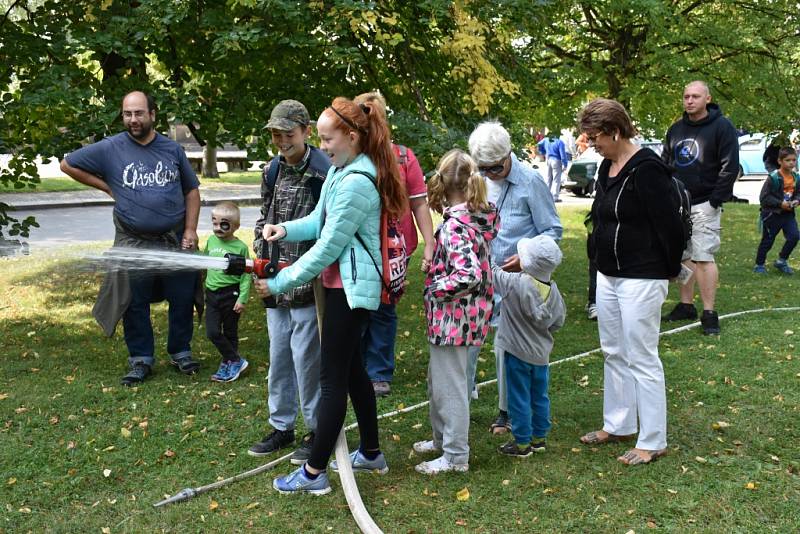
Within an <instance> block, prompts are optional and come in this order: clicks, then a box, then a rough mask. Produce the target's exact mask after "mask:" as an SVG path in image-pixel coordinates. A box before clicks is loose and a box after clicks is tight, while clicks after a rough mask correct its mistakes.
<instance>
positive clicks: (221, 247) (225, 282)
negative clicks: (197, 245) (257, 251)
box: [203, 234, 250, 304]
mask: <svg viewBox="0 0 800 534" xmlns="http://www.w3.org/2000/svg"><path fill="white" fill-rule="evenodd" d="M228 253H231V254H238V255H239V256H244V257H245V258H249V257H250V250H249V249H248V248H247V245H245V244H244V242H243V241H242V240H240V239H239V238H236V237H234V238H233V239H231V240H230V241H223V240H222V239H220V238H218V237H217V236H215V235H213V234H212V235H211V236H210V237H209V238H208V241H206V246H205V248H204V249H203V254H205V255H206V256H212V257H214V258H221V257H223V256H225V254H228ZM237 284H238V285H239V298H238V299H236V301H237V302H239V303H240V304H244V303H246V302H247V297H248V295H249V294H250V274H248V273H243V274H242V275H240V276H235V275H232V274H225V273H224V272H222V271H220V270H219V269H209V270H208V274H207V275H206V288H207V289H211V290H212V291H215V290H217V289H220V288H223V287H227V286H233V285H237Z"/></svg>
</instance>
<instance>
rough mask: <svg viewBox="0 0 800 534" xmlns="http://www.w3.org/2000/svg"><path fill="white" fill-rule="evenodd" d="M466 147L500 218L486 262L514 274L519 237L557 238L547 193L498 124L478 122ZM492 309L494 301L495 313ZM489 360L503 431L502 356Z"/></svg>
mask: <svg viewBox="0 0 800 534" xmlns="http://www.w3.org/2000/svg"><path fill="white" fill-rule="evenodd" d="M469 151H470V153H471V155H472V158H473V159H474V160H475V161H476V162H477V163H478V170H479V171H480V172H481V174H482V175H483V176H484V179H485V180H486V188H487V191H488V196H489V201H490V202H491V203H493V204H494V205H495V206H496V207H497V213H498V215H499V216H500V231H499V233H498V234H497V237H496V238H495V239H494V240H492V243H491V257H492V262H493V263H495V264H498V265H500V266H501V267H502V268H503V269H504V270H506V271H510V272H517V271H519V270H520V264H519V256H517V253H516V251H517V242H518V241H519V240H520V239H522V238H523V237H529V238H530V237H536V236H537V235H542V234H544V235H548V236H550V237H552V238H553V239H555V240H556V241H558V240H560V239H561V232H562V227H561V220H560V219H559V218H558V213H557V212H556V208H555V204H554V203H553V196H552V195H551V194H550V191H549V190H548V188H547V184H546V183H545V182H544V180H543V179H542V177H541V175H540V174H539V173H538V172H536V171H535V170H534V169H533V168H531V167H529V166H527V165H524V164H522V163H521V162H520V161H519V160H518V159H517V156H516V155H515V154H514V152H513V151H512V150H511V136H510V135H509V133H508V130H506V129H505V128H503V125H502V124H500V123H499V122H496V121H488V122H483V123H481V124H479V125H478V127H477V128H475V131H473V132H472V134H471V135H470V136H469ZM497 313H499V307H498V306H497V305H496V306H495V317H496V316H497ZM479 352H480V347H471V348H470V351H469V356H470V358H469V366H470V367H469V369H468V370H467V372H468V374H469V376H470V378H471V382H470V389H474V384H475V370H476V368H477V364H478V354H479ZM495 364H496V366H497V389H498V395H499V403H498V404H499V407H500V412H499V414H498V416H497V418H496V419H495V421H494V423H492V425H491V427H490V430H491V431H492V432H493V433H496V434H504V433H506V432H508V430H509V429H510V428H511V424H512V422H511V421H510V420H509V418H508V400H507V397H506V380H505V365H504V358H503V354H495ZM473 396H475V394H474V393H473Z"/></svg>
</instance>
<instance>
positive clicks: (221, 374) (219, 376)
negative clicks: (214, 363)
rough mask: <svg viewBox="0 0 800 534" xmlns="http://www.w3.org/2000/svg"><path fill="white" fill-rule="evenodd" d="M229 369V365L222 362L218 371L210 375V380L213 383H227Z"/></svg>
mask: <svg viewBox="0 0 800 534" xmlns="http://www.w3.org/2000/svg"><path fill="white" fill-rule="evenodd" d="M229 368H230V363H228V362H222V363H221V364H219V369H217V372H216V373H214V374H213V375H211V380H213V381H214V382H227V381H228V369H229Z"/></svg>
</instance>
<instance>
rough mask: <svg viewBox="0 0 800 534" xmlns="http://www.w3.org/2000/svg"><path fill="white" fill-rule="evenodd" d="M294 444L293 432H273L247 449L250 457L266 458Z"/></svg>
mask: <svg viewBox="0 0 800 534" xmlns="http://www.w3.org/2000/svg"><path fill="white" fill-rule="evenodd" d="M293 443H294V430H273V431H272V432H271V433H270V434H268V435H266V436H264V439H262V440H261V441H259V442H258V443H256V444H255V445H253V446H252V447H250V448H249V449H247V454H249V455H250V456H266V455H268V454H271V453H273V452H275V451H277V450H280V449H283V448H284V447H288V446H289V445H291V444H293Z"/></svg>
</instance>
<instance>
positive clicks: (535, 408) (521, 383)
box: [492, 235, 566, 458]
mask: <svg viewBox="0 0 800 534" xmlns="http://www.w3.org/2000/svg"><path fill="white" fill-rule="evenodd" d="M517 253H518V254H519V259H520V265H521V267H522V272H519V273H508V272H506V271H504V270H502V269H501V268H500V267H499V266H497V265H494V266H493V267H492V275H493V276H494V287H495V291H497V293H498V294H499V295H500V296H501V297H502V299H503V306H502V307H501V308H500V322H499V324H498V326H497V335H496V336H495V340H494V346H495V349H496V350H497V351H498V353H502V354H503V355H504V358H505V364H506V365H505V369H506V384H507V387H508V413H509V415H510V416H511V433H512V434H513V436H514V439H513V440H511V441H509V442H508V443H506V444H505V445H502V446H501V447H500V448H499V449H498V450H499V452H500V453H501V454H506V455H509V456H517V457H523V458H524V457H528V456H530V455H531V454H532V453H533V452H543V451H544V450H545V438H546V437H547V433H548V431H549V430H550V398H549V397H548V396H547V388H548V384H549V382H550V367H549V363H550V352H551V351H552V350H553V332H555V331H556V330H558V329H559V328H561V327H562V326H564V319H565V317H566V306H565V305H564V299H563V298H562V297H561V293H560V292H559V291H558V287H557V286H556V283H555V282H553V281H552V280H551V276H552V272H553V270H554V269H555V268H556V267H558V265H559V264H560V263H561V250H560V249H559V248H558V245H557V244H556V242H555V241H554V240H553V238H551V237H549V236H546V235H539V236H536V237H534V238H532V239H527V238H524V239H520V240H519V242H518V243H517Z"/></svg>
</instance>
